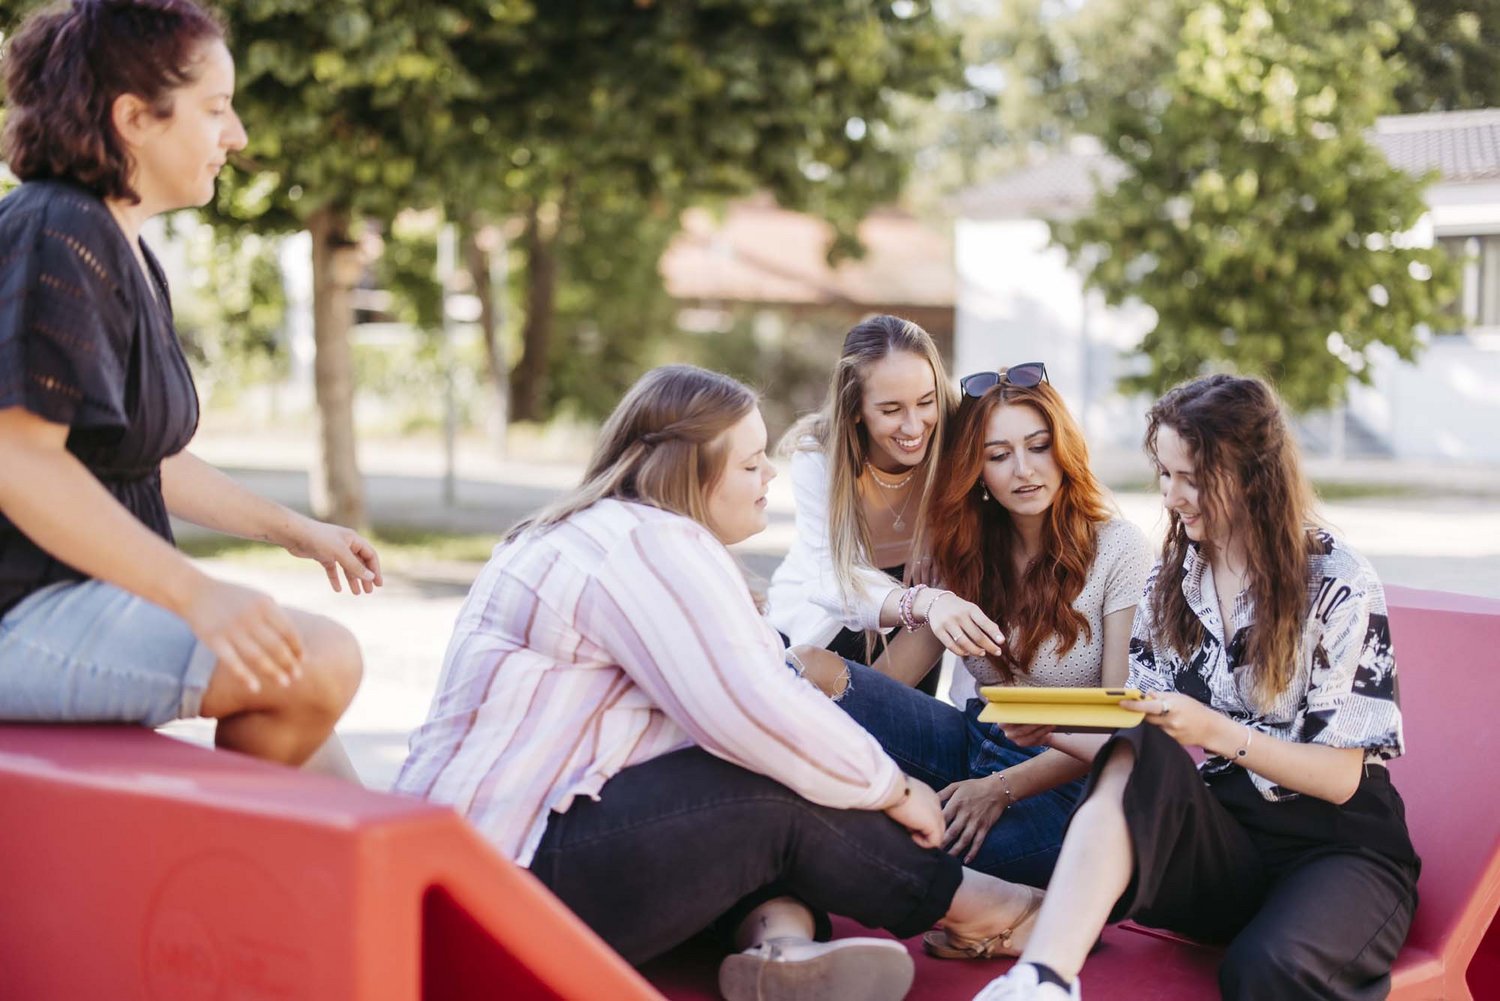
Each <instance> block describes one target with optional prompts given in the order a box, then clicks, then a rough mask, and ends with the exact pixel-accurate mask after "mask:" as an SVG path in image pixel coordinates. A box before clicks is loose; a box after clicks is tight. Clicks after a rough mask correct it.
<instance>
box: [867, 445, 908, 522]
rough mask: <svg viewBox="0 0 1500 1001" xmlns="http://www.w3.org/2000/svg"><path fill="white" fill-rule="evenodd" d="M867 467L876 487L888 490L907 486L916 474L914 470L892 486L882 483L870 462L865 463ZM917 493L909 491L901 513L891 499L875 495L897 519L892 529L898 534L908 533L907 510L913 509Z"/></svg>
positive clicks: (902, 504)
mask: <svg viewBox="0 0 1500 1001" xmlns="http://www.w3.org/2000/svg"><path fill="white" fill-rule="evenodd" d="M865 466H866V468H868V469H869V470H870V478H871V479H872V480H874V481H875V485H876V486H881V487H885V488H886V489H887V490H895V489H897V488H899V487H904V486H906V484H908V483H910V482H911V478H912V475H913V474H914V473H915V472H916V470H915V469H913V470H912V471H911V472H910V473H907V474H906V476H905V477H904V478H903V479H902V480H901V482H900V483H898V484H896V486H890V485H889V484H886V483H882V482H881V481H880V477H878V476H876V475H875V467H874V466H871V465H870V464H869V463H868V462H867V463H865ZM916 493H917V492H916V491H915V490H909V491H907V494H906V500H904V501H902V502H901V510H900V511H897V510H896V505H894V504H892V503H891V500H890V498H889V497H887V496H885V495H884V494H879V493H877V494H876V495H875V496H877V497H879V498H880V503H882V504H884V505H885V509H886V510H887V511H889V512H890V513H891V516H892V517H893V518H894V519H895V520H894V521H892V522H891V527H892V528H893V529H895V530H896V531H898V532H904V531H906V509H907V508H909V507H911V499H912V497H914V496H916Z"/></svg>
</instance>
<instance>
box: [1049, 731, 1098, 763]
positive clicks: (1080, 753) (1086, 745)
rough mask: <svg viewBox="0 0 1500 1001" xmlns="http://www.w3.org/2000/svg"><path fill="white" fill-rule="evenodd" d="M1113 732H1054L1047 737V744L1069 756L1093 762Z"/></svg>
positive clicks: (1085, 761)
mask: <svg viewBox="0 0 1500 1001" xmlns="http://www.w3.org/2000/svg"><path fill="white" fill-rule="evenodd" d="M1111 736H1113V734H1108V733H1055V732H1054V733H1053V734H1052V735H1051V736H1050V737H1048V738H1047V746H1048V747H1051V748H1052V749H1053V750H1057V751H1061V752H1062V753H1064V754H1066V755H1067V756H1068V757H1070V758H1073V759H1075V760H1077V761H1082V762H1084V764H1085V765H1089V764H1092V763H1093V761H1094V758H1096V757H1097V756H1098V754H1099V750H1100V749H1101V748H1102V747H1104V742H1105V741H1107V740H1109V738H1110V737H1111Z"/></svg>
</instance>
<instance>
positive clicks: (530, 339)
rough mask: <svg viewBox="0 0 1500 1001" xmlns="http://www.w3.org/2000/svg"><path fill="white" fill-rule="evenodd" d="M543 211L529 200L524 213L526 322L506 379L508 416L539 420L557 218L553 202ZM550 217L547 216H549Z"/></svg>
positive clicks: (549, 327)
mask: <svg viewBox="0 0 1500 1001" xmlns="http://www.w3.org/2000/svg"><path fill="white" fill-rule="evenodd" d="M547 208H550V209H551V210H552V211H550V212H549V211H546V210H544V207H543V206H542V205H540V204H539V203H536V202H533V203H532V204H531V206H530V208H529V209H528V210H527V212H526V231H525V232H524V233H523V234H522V235H521V246H522V249H523V251H524V252H525V254H526V324H525V326H524V327H522V329H521V360H520V361H519V362H517V363H516V368H515V371H514V372H512V373H511V380H510V416H511V419H512V420H517V421H539V420H541V419H542V418H543V417H544V416H545V415H544V414H543V413H542V403H543V400H544V399H545V390H546V379H547V366H548V361H549V354H550V351H551V348H552V327H553V323H552V321H553V312H554V310H555V308H556V296H557V231H558V225H557V217H558V215H560V214H561V213H560V212H559V211H557V207H556V206H555V205H553V206H548V207H547ZM549 216H550V218H549Z"/></svg>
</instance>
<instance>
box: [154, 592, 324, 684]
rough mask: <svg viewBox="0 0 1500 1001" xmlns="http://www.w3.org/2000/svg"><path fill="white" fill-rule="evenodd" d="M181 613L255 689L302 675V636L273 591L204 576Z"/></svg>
mask: <svg viewBox="0 0 1500 1001" xmlns="http://www.w3.org/2000/svg"><path fill="white" fill-rule="evenodd" d="M205 580H206V581H207V583H206V585H202V586H199V587H197V588H196V589H195V590H194V593H193V598H192V600H191V601H189V602H188V604H187V606H186V607H184V608H183V609H181V612H180V614H181V615H182V617H183V619H184V621H186V622H187V624H188V628H190V629H192V631H193V635H194V636H197V637H198V638H199V639H200V640H202V641H203V645H204V646H206V647H208V648H209V649H210V650H212V651H213V652H214V654H215V655H217V656H218V658H219V663H221V664H223V665H224V666H225V667H227V668H228V669H229V670H230V671H232V672H233V673H235V674H237V675H239V677H240V679H241V680H242V681H244V683H245V687H247V688H249V689H250V690H251V691H252V692H258V691H260V690H261V686H262V683H269V684H272V685H290V684H291V683H292V681H293V680H294V679H296V678H298V677H300V676H301V674H302V638H301V636H299V635H298V633H297V627H296V626H294V625H292V620H291V618H290V617H288V616H287V614H286V612H285V610H283V609H282V607H281V606H280V605H278V604H277V603H276V601H275V599H273V598H272V597H271V596H270V595H268V594H263V593H262V592H260V591H255V590H251V589H250V588H248V587H240V586H239V585H238V584H230V583H227V582H225V581H221V580H214V579H213V578H211V577H209V578H205Z"/></svg>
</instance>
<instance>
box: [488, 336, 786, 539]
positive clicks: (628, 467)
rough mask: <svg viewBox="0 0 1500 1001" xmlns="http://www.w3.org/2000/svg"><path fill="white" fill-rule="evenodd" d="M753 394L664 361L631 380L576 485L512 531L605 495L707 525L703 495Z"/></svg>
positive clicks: (544, 524)
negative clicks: (728, 434)
mask: <svg viewBox="0 0 1500 1001" xmlns="http://www.w3.org/2000/svg"><path fill="white" fill-rule="evenodd" d="M756 404H757V397H756V395H755V393H753V392H752V391H751V390H749V389H748V388H746V387H745V386H743V385H741V384H740V383H739V382H736V381H735V380H734V379H731V378H730V377H729V376H727V375H721V374H719V373H718V372H710V371H708V370H707V369H702V368H698V367H697V366H694V365H663V366H661V367H660V368H654V369H652V370H651V371H649V372H647V373H646V374H645V375H643V376H641V377H640V379H638V380H636V383H635V385H634V386H631V387H630V390H629V391H628V392H627V393H626V394H625V397H624V399H622V400H621V401H620V403H619V405H618V406H616V407H615V409H614V412H613V413H612V414H610V415H609V420H607V421H606V422H605V424H604V428H603V429H602V430H601V431H600V433H599V444H598V446H597V447H596V448H595V449H594V455H593V458H592V459H590V460H589V465H588V469H587V471H586V472H585V473H584V475H583V482H582V483H580V484H579V485H578V486H577V487H576V488H575V489H574V490H573V491H572V492H571V493H569V494H567V495H566V496H565V497H563V498H562V499H561V500H558V501H556V502H555V503H553V504H552V505H550V506H548V507H546V508H544V509H543V510H542V511H541V512H539V513H538V514H536V515H535V516H533V517H531V518H529V519H527V520H526V521H523V522H521V524H519V525H517V526H516V527H514V528H512V529H511V530H510V534H509V535H507V536H506V541H511V540H514V539H516V538H517V537H519V536H520V535H521V534H522V533H524V532H527V531H533V530H543V529H547V528H550V527H552V526H553V525H556V524H557V523H558V522H561V521H564V520H566V519H567V518H568V517H570V516H572V515H574V514H577V513H578V512H579V511H582V510H584V509H586V508H589V507H592V506H593V505H594V504H596V503H598V502H599V501H601V500H605V499H607V498H618V499H620V500H630V501H637V502H639V503H641V504H649V505H651V506H652V507H659V508H662V509H663V510H666V511H673V512H676V513H677V514H681V515H685V516H686V517H689V518H692V519H693V520H694V521H696V522H698V523H699V524H701V525H703V526H704V527H706V528H709V527H711V526H710V525H709V521H708V501H707V497H708V493H709V491H710V490H712V489H713V488H714V485H715V484H717V483H718V481H719V478H720V477H721V476H723V474H724V467H725V462H726V460H725V450H726V448H727V446H728V442H727V441H726V440H725V437H724V432H725V431H727V430H729V429H730V428H731V427H733V426H734V425H735V424H736V423H738V422H739V421H740V420H741V419H742V418H744V417H745V415H747V414H749V413H750V412H751V411H752V410H754V409H755V407H756Z"/></svg>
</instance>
